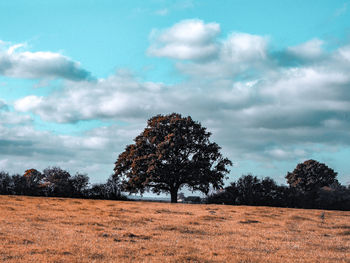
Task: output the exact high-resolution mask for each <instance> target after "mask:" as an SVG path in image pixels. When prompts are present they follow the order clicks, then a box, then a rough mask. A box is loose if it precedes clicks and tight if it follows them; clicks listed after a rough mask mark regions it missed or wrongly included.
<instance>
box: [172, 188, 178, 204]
mask: <svg viewBox="0 0 350 263" xmlns="http://www.w3.org/2000/svg"><path fill="white" fill-rule="evenodd" d="M177 191H178V189H171V190H170V195H171V202H172V203H177Z"/></svg>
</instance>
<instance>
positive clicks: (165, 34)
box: [148, 19, 220, 60]
mask: <svg viewBox="0 0 350 263" xmlns="http://www.w3.org/2000/svg"><path fill="white" fill-rule="evenodd" d="M219 33H220V26H219V24H217V23H208V24H205V23H204V22H203V21H201V20H195V19H192V20H184V21H181V22H179V23H177V24H175V25H174V26H172V27H170V28H168V29H165V30H161V31H159V30H153V31H152V33H151V41H152V45H151V46H150V48H149V49H148V53H149V54H150V55H152V56H157V57H169V58H175V59H181V60H183V59H185V60H187V59H196V60H198V59H208V58H211V57H213V56H215V55H216V54H217V51H218V47H217V43H216V37H217V36H218V34H219Z"/></svg>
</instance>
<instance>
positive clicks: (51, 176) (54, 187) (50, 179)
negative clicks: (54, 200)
mask: <svg viewBox="0 0 350 263" xmlns="http://www.w3.org/2000/svg"><path fill="white" fill-rule="evenodd" d="M43 175H44V179H43V180H44V184H45V185H46V188H47V189H48V194H49V195H53V196H69V195H70V194H71V189H70V188H71V187H70V186H71V185H70V183H69V178H70V174H69V173H68V172H67V171H65V170H63V169H61V168H60V167H49V168H46V169H45V170H44V171H43Z"/></svg>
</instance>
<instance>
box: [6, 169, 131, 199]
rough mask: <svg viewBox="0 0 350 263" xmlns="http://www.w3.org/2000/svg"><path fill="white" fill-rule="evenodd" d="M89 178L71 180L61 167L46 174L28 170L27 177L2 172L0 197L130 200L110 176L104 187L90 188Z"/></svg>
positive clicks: (81, 176) (116, 179) (79, 174)
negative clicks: (23, 196)
mask: <svg viewBox="0 0 350 263" xmlns="http://www.w3.org/2000/svg"><path fill="white" fill-rule="evenodd" d="M89 180H90V179H89V177H88V176H87V175H86V174H82V173H76V174H75V175H73V176H71V175H70V173H69V172H68V171H65V170H63V169H61V168H60V167H48V168H46V169H44V170H43V171H42V172H40V171H38V170H36V169H29V170H26V171H25V173H24V174H23V175H20V174H14V175H10V174H9V173H7V172H4V171H0V194H2V195H30V196H52V197H75V198H91V199H112V200H125V199H127V198H126V197H125V196H124V195H122V193H121V188H120V182H119V180H118V178H116V177H113V176H110V177H109V178H108V180H107V182H106V183H104V184H90V182H89Z"/></svg>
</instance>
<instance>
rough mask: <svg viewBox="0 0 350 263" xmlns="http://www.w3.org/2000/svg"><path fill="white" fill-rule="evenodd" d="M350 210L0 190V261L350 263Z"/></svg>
mask: <svg viewBox="0 0 350 263" xmlns="http://www.w3.org/2000/svg"><path fill="white" fill-rule="evenodd" d="M349 219H350V212H349V211H330V210H316V209H315V210H314V209H312V210H311V209H310V210H305V209H292V208H275V207H259V206H254V207H253V206H224V205H213V204H180V203H178V204H170V203H157V202H144V201H142V202H140V201H110V200H89V199H73V198H53V197H27V196H0V239H1V241H0V260H1V261H2V262H350V252H349V251H350V223H349V221H350V220H349Z"/></svg>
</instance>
